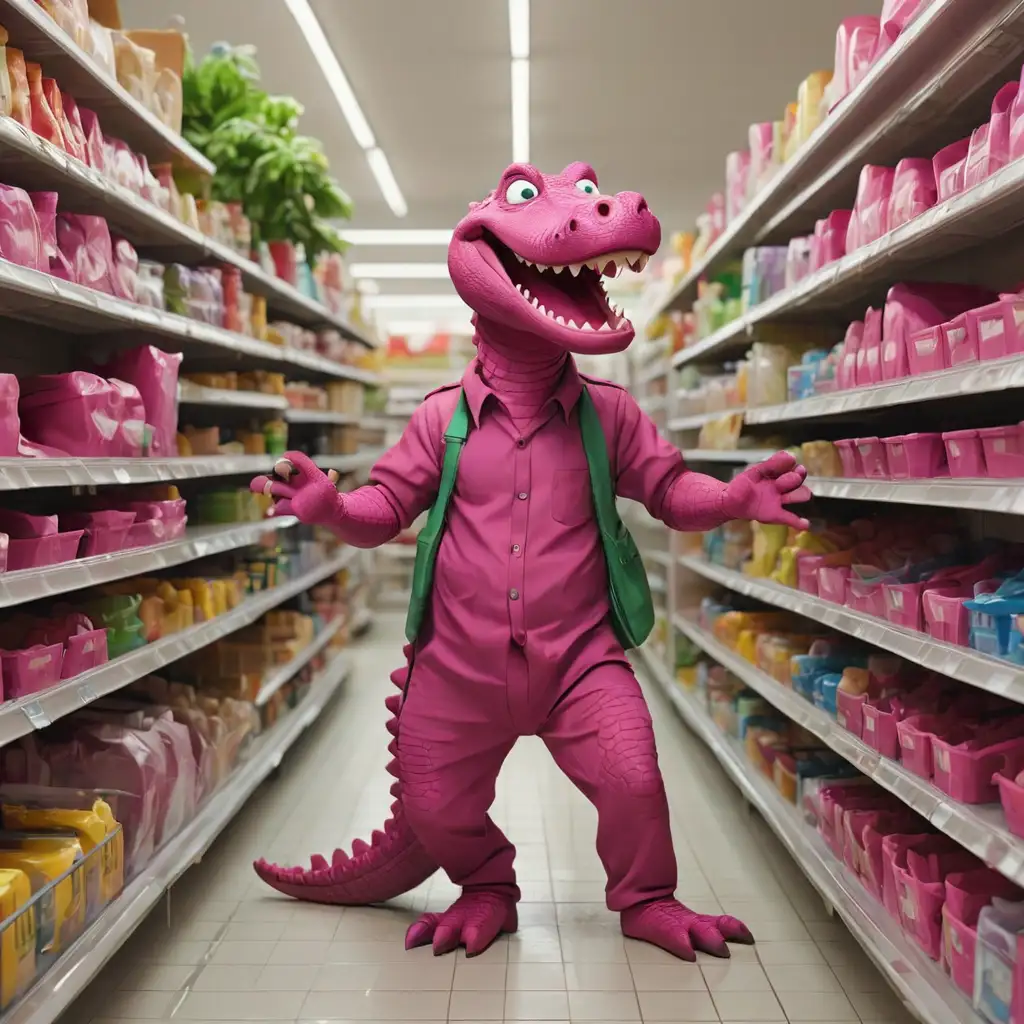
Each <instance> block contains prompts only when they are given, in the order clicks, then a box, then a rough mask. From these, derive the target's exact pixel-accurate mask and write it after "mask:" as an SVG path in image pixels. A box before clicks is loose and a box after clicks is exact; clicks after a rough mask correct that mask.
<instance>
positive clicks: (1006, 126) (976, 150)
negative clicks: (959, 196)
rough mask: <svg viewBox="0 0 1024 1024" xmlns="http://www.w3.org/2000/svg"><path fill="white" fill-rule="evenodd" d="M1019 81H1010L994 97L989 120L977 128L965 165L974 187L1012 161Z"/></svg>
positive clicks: (966, 179) (969, 185) (968, 183)
mask: <svg viewBox="0 0 1024 1024" xmlns="http://www.w3.org/2000/svg"><path fill="white" fill-rule="evenodd" d="M1018 88H1019V85H1018V83H1017V82H1007V83H1006V85H1004V86H1003V87H1002V88H1001V89H1000V90H999V92H997V93H996V98H995V99H994V100H993V101H992V116H991V118H990V120H989V121H988V123H987V124H983V125H981V126H979V127H978V128H975V129H974V132H973V133H972V135H971V145H970V149H969V150H968V153H967V163H966V165H965V167H964V188H965V189H966V188H973V187H974V186H975V185H978V184H980V183H981V182H983V181H984V180H985V179H986V178H988V177H989V176H991V175H993V174H995V173H996V171H998V170H1001V169H1002V168H1003V167H1005V166H1006V165H1007V163H1009V161H1010V119H1011V116H1012V110H1013V104H1014V101H1015V100H1016V99H1017V91H1018Z"/></svg>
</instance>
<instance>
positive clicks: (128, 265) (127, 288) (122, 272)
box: [110, 238, 139, 302]
mask: <svg viewBox="0 0 1024 1024" xmlns="http://www.w3.org/2000/svg"><path fill="white" fill-rule="evenodd" d="M112 255H113V269H112V272H111V275H110V281H111V285H112V286H113V290H114V294H115V295H116V296H117V297H118V298H119V299H127V301H128V302H134V301H135V296H136V294H137V292H138V287H139V254H138V253H137V252H136V251H135V246H134V245H132V243H131V242H129V241H128V240H127V239H125V238H114V239H112Z"/></svg>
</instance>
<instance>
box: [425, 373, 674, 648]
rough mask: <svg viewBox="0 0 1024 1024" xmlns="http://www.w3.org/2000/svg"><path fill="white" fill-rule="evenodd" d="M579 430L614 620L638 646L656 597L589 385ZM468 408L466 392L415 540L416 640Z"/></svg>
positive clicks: (624, 639)
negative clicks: (621, 501) (619, 501)
mask: <svg viewBox="0 0 1024 1024" xmlns="http://www.w3.org/2000/svg"><path fill="white" fill-rule="evenodd" d="M579 421H580V434H581V436H582V438H583V449H584V451H585V452H586V456H587V465H588V467H589V470H590V489H591V494H592V495H593V499H594V511H595V514H596V516H597V525H598V530H599V532H600V534H601V546H602V548H603V549H604V555H605V563H606V565H607V567H608V594H609V603H610V607H611V622H612V626H613V627H614V629H615V633H616V635H617V636H618V638H619V640H620V642H621V643H622V645H623V647H625V648H626V649H627V650H628V649H630V648H632V647H639V646H640V645H641V644H642V643H643V642H644V641H645V640H646V639H647V637H648V636H649V635H650V632H651V630H652V629H653V628H654V602H653V601H652V599H651V590H650V585H649V583H648V581H647V573H646V571H645V569H644V566H643V562H642V561H641V558H640V552H639V551H638V550H637V546H636V543H635V542H634V540H633V538H632V536H631V535H630V533H629V531H628V530H627V529H626V527H625V525H624V524H623V522H622V520H621V518H620V517H619V513H618V510H617V509H616V507H615V486H614V484H613V483H612V476H611V465H610V463H609V461H608V444H607V442H606V441H605V436H604V430H603V428H602V427H601V421H600V419H599V418H598V415H597V409H596V408H595V407H594V400H593V399H592V398H591V397H590V393H589V391H588V390H587V388H586V386H585V385H584V387H583V391H582V392H581V394H580V400H579ZM469 424H470V421H469V407H468V406H467V404H466V396H465V393H464V392H460V393H459V401H458V404H457V405H456V407H455V412H454V413H453V414H452V418H451V422H449V424H448V429H447V430H446V431H445V434H444V441H445V447H444V462H443V464H442V466H441V482H440V485H439V486H438V490H437V498H436V499H435V500H434V504H433V506H432V507H431V509H430V512H429V514H428V515H427V522H426V525H425V526H424V527H423V529H422V530H420V535H419V537H417V539H416V564H415V566H414V567H413V573H412V595H411V597H410V599H409V612H408V615H407V616H406V620H405V635H406V638H407V639H408V640H409V642H410V643H412V642H413V641H415V639H416V637H417V634H418V633H419V629H420V626H421V625H422V623H423V617H424V615H425V614H426V609H427V605H428V603H429V601H430V592H431V588H432V586H433V582H434V563H435V562H436V561H437V553H438V550H439V549H440V547H441V539H442V536H443V534H444V528H445V522H446V519H447V514H448V505H449V503H450V501H451V497H452V493H453V492H454V490H455V478H456V476H457V475H458V469H459V456H460V455H461V454H462V448H463V445H464V444H465V443H466V438H467V437H468V436H469Z"/></svg>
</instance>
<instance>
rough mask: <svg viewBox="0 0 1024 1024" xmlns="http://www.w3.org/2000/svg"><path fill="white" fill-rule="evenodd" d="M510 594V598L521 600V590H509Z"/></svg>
mask: <svg viewBox="0 0 1024 1024" xmlns="http://www.w3.org/2000/svg"><path fill="white" fill-rule="evenodd" d="M508 596H509V597H510V598H512V600H513V601H518V600H519V591H518V590H510V591H509V592H508Z"/></svg>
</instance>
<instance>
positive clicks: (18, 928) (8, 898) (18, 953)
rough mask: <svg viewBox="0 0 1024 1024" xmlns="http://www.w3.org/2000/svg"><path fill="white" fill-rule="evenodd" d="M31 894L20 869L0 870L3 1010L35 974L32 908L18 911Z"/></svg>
mask: <svg viewBox="0 0 1024 1024" xmlns="http://www.w3.org/2000/svg"><path fill="white" fill-rule="evenodd" d="M31 898H32V885H31V883H30V882H29V880H28V875H26V874H25V872H24V871H19V870H18V869H17V868H6V869H4V870H0V920H2V921H3V935H2V936H0V1009H4V1010H6V1009H7V1007H8V1006H10V1005H11V1003H12V1002H14V1000H15V999H17V998H18V996H19V995H21V993H22V992H24V991H25V990H26V989H27V988H28V987H29V985H31V984H32V981H33V979H34V978H35V975H36V928H35V920H36V915H35V908H34V907H30V908H29V909H28V910H26V911H25V912H24V913H21V914H18V911H19V910H21V909H22V907H24V906H25V904H27V903H28V901H29V900H30V899H31ZM15 914H18V916H17V918H14V915H15ZM12 918H14V920H12Z"/></svg>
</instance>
